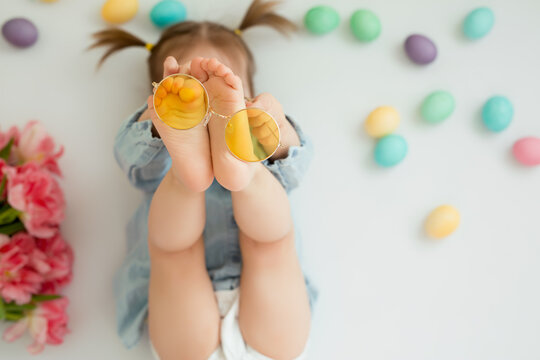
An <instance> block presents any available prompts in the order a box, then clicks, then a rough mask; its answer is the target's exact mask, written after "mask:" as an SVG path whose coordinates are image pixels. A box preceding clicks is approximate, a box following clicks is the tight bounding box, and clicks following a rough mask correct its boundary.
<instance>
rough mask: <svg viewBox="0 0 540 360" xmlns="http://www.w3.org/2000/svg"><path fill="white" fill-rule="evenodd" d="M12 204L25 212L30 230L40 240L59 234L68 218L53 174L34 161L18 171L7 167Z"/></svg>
mask: <svg viewBox="0 0 540 360" xmlns="http://www.w3.org/2000/svg"><path fill="white" fill-rule="evenodd" d="M5 172H6V173H7V176H8V186H7V189H8V203H9V204H10V205H11V206H12V207H13V208H15V209H17V210H19V211H21V212H22V215H20V219H21V220H22V222H23V223H24V226H25V228H26V230H27V231H28V232H29V233H30V234H31V235H34V236H36V237H41V238H47V237H51V236H53V235H54V234H56V233H57V232H58V226H59V224H60V222H61V221H62V220H63V219H64V206H65V204H64V196H63V194H62V191H61V189H60V186H59V185H58V182H57V181H56V180H55V179H54V178H53V177H52V175H51V173H50V172H48V171H46V170H44V169H41V168H39V166H38V165H37V164H36V163H33V162H30V163H27V164H25V165H23V166H19V167H16V168H13V167H7V169H5Z"/></svg>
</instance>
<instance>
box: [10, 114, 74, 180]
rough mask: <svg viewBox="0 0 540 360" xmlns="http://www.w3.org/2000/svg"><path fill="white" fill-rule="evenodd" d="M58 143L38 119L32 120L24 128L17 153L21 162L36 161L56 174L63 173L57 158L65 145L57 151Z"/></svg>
mask: <svg viewBox="0 0 540 360" xmlns="http://www.w3.org/2000/svg"><path fill="white" fill-rule="evenodd" d="M55 149H56V144H55V142H54V140H53V138H52V137H51V136H50V135H49V134H48V133H47V131H46V130H45V127H44V126H43V125H42V124H41V123H39V122H38V121H36V120H34V121H30V122H29V123H27V124H26V126H25V127H24V129H23V130H22V132H21V134H20V136H19V139H18V142H17V147H16V149H15V154H16V157H17V159H18V162H19V164H25V163H27V162H30V161H34V162H36V163H37V164H39V165H40V166H41V167H43V168H45V169H47V170H49V171H50V172H52V173H54V174H58V175H61V172H60V168H59V167H58V163H57V160H58V159H59V158H60V156H62V153H63V152H64V149H63V147H60V149H59V150H58V151H57V152H55Z"/></svg>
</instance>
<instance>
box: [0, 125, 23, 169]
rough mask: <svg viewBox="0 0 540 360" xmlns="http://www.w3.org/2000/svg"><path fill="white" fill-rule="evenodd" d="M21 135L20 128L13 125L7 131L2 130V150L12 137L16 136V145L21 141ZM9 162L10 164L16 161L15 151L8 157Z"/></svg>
mask: <svg viewBox="0 0 540 360" xmlns="http://www.w3.org/2000/svg"><path fill="white" fill-rule="evenodd" d="M19 136H20V134H19V129H17V127H15V126H12V127H11V128H9V130H8V131H6V132H5V133H4V132H2V131H1V130H0V150H2V149H3V148H4V147H5V146H6V145H7V144H8V142H9V141H10V140H11V139H12V138H14V144H13V146H15V145H16V144H17V142H18V141H19ZM12 149H13V147H12ZM8 163H9V164H15V163H16V158H15V154H14V153H13V151H11V154H10V156H9V158H8Z"/></svg>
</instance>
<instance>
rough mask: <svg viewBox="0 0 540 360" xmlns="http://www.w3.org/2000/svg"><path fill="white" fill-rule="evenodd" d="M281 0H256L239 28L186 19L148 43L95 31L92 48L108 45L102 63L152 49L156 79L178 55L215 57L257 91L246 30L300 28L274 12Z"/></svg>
mask: <svg viewBox="0 0 540 360" xmlns="http://www.w3.org/2000/svg"><path fill="white" fill-rule="evenodd" d="M276 5H278V2H277V1H264V0H254V1H253V3H252V4H251V6H250V7H249V9H248V11H247V12H246V15H245V16H244V19H243V20H242V22H241V23H240V26H239V27H238V28H237V29H234V30H232V29H229V28H227V27H225V26H223V25H220V24H217V23H213V22H209V21H203V22H196V21H185V22H181V23H179V24H176V25H172V26H170V27H168V28H167V29H165V30H164V31H163V33H162V34H161V37H160V38H159V40H158V41H157V42H156V43H155V44H154V45H150V44H147V43H146V42H145V41H143V40H141V39H140V38H138V37H136V36H134V35H132V34H130V33H128V32H126V31H124V30H120V29H107V30H103V31H99V32H97V33H95V34H94V38H95V39H96V41H95V42H94V43H93V44H92V45H91V46H90V48H96V47H101V46H103V47H106V48H107V51H106V52H105V54H104V55H103V56H102V58H101V60H100V62H99V65H101V64H102V63H103V62H104V61H105V60H106V59H107V58H108V57H109V56H110V55H111V54H113V53H115V52H117V51H119V50H122V49H124V48H127V47H130V46H140V47H142V48H147V49H149V52H150V55H149V57H148V70H149V73H150V78H151V79H152V81H155V82H159V81H160V80H161V78H162V77H163V61H164V60H165V58H166V57H167V56H174V57H175V58H176V59H177V60H178V62H179V63H186V62H188V61H190V60H191V59H192V58H194V57H196V56H201V57H207V58H208V57H215V58H217V59H218V60H220V61H221V62H222V63H224V64H225V65H227V66H228V67H230V68H231V70H233V72H234V73H235V74H236V75H238V76H239V77H240V78H241V79H242V81H243V83H244V90H245V91H246V95H248V96H251V94H252V93H253V91H254V89H253V74H254V72H255V63H254V60H253V55H252V53H251V51H250V50H249V47H248V46H247V44H246V43H245V42H244V40H243V39H242V36H241V35H242V32H243V31H245V30H246V29H249V28H252V27H254V26H259V25H266V26H270V27H271V28H273V29H275V30H277V31H279V32H281V33H282V34H288V33H289V32H291V31H294V30H295V29H296V25H294V24H293V23H292V22H291V21H289V20H287V19H286V18H284V17H283V16H281V15H278V14H276V13H275V12H274V9H275V7H276Z"/></svg>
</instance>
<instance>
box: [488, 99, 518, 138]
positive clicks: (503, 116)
mask: <svg viewBox="0 0 540 360" xmlns="http://www.w3.org/2000/svg"><path fill="white" fill-rule="evenodd" d="M513 116H514V107H513V106H512V103H511V102H510V100H508V98H506V97H504V96H493V97H492V98H490V99H489V100H488V101H487V102H486V103H485V104H484V107H483V108H482V120H483V121H484V125H485V126H486V127H487V128H488V129H489V130H491V131H493V132H499V131H503V130H504V129H506V128H507V127H508V125H510V123H511V122H512V117H513Z"/></svg>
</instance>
